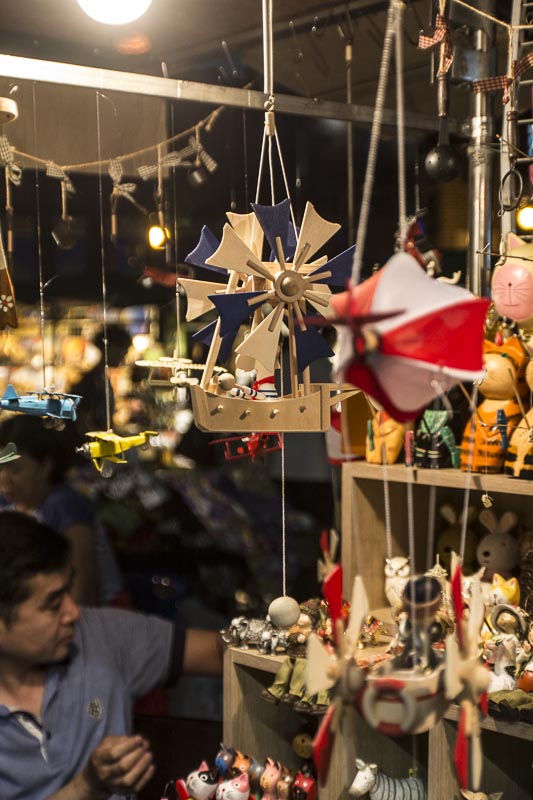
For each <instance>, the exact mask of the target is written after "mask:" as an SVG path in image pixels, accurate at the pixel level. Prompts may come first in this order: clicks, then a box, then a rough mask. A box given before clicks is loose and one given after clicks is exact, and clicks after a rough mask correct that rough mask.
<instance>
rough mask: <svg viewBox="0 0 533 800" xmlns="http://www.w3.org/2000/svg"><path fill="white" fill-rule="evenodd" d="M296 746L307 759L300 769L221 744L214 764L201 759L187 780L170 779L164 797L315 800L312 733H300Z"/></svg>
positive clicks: (202, 799) (208, 799) (182, 799)
mask: <svg viewBox="0 0 533 800" xmlns="http://www.w3.org/2000/svg"><path fill="white" fill-rule="evenodd" d="M293 747H294V749H295V752H297V754H298V755H299V756H301V757H304V758H306V760H305V761H304V763H303V764H302V766H301V768H300V770H298V771H294V770H290V769H289V768H288V767H286V766H284V765H283V764H281V762H279V761H275V760H274V759H272V758H270V757H267V758H265V759H264V761H259V760H257V759H256V758H254V757H253V756H247V755H244V754H243V753H241V752H240V751H239V750H237V749H235V748H233V747H226V745H225V744H223V743H221V745H220V750H219V751H218V753H217V755H216V756H215V760H214V765H213V766H212V767H210V766H209V765H208V763H207V762H206V761H202V763H201V764H200V766H199V767H198V769H195V770H193V771H192V772H190V773H189V774H188V775H187V777H186V778H185V779H182V778H178V779H175V780H172V781H169V782H168V783H167V785H166V787H165V791H164V794H163V800H164V799H165V798H168V800H173V798H175V797H176V798H178V800H228V798H231V800H249V798H253V799H254V800H316V797H317V786H316V780H315V778H314V775H313V769H312V766H311V762H310V761H309V760H308V759H309V757H310V756H311V754H312V739H311V736H310V735H309V734H308V733H301V734H298V735H297V736H296V737H295V739H294V742H293Z"/></svg>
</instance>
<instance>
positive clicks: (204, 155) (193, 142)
mask: <svg viewBox="0 0 533 800" xmlns="http://www.w3.org/2000/svg"><path fill="white" fill-rule="evenodd" d="M189 146H190V147H192V148H193V152H194V154H195V155H196V157H197V158H199V159H200V161H201V162H202V164H203V165H204V167H205V168H206V170H207V171H208V172H214V171H215V170H216V168H217V167H218V164H217V162H216V161H215V159H214V158H213V157H212V156H210V155H209V153H208V152H207V151H206V150H205V148H204V146H203V144H202V143H201V141H200V140H199V139H195V138H194V136H191V137H190V138H189Z"/></svg>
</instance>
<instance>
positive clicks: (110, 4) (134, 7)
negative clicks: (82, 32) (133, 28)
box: [78, 0, 152, 25]
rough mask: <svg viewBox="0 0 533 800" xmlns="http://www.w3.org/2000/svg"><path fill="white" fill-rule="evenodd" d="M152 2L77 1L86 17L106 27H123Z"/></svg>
mask: <svg viewBox="0 0 533 800" xmlns="http://www.w3.org/2000/svg"><path fill="white" fill-rule="evenodd" d="M151 2H152V0H78V5H80V6H81V8H82V9H83V10H84V11H85V13H86V14H87V16H89V17H91V18H92V19H95V20H96V21H97V22H104V23H105V24H106V25H125V24H126V23H128V22H133V21H134V20H136V19H139V17H142V15H143V14H144V13H145V11H147V9H148V7H149V6H150V4H151Z"/></svg>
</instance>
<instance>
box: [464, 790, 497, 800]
mask: <svg viewBox="0 0 533 800" xmlns="http://www.w3.org/2000/svg"><path fill="white" fill-rule="evenodd" d="M461 796H462V797H464V798H465V800H500V797H503V792H492V794H485V792H471V791H470V790H469V789H461Z"/></svg>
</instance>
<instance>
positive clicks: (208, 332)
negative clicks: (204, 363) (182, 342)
mask: <svg viewBox="0 0 533 800" xmlns="http://www.w3.org/2000/svg"><path fill="white" fill-rule="evenodd" d="M216 324H217V321H216V320H215V321H214V322H210V323H209V325H206V326H205V327H204V328H201V330H199V331H196V333H193V335H192V338H193V339H194V340H195V341H197V342H202V344H205V345H207V346H209V345H210V344H211V341H212V339H213V335H214V333H215V327H216ZM237 330H238V329H236V330H233V331H229V333H227V334H226V335H225V336H222V342H221V345H220V349H219V351H218V360H219V361H227V360H228V358H229V357H230V355H231V351H232V348H233V342H234V341H235V337H236V335H237Z"/></svg>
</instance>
